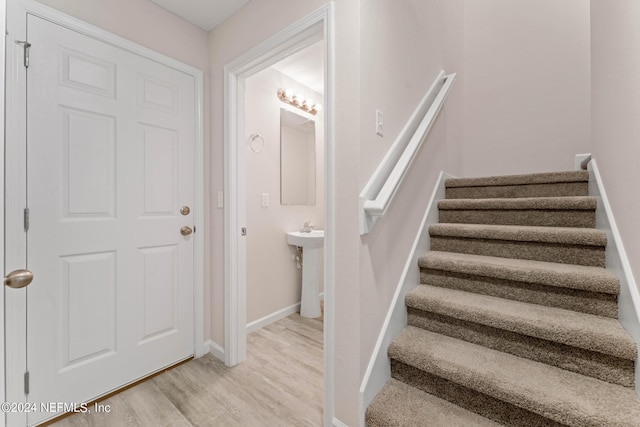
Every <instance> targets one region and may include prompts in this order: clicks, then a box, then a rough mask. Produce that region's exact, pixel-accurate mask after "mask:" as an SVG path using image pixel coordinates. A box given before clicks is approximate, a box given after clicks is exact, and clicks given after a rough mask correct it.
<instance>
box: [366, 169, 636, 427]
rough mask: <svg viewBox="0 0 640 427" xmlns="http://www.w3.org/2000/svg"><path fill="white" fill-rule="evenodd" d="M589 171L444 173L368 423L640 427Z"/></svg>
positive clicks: (632, 352) (627, 345)
mask: <svg viewBox="0 0 640 427" xmlns="http://www.w3.org/2000/svg"><path fill="white" fill-rule="evenodd" d="M588 178H589V175H588V173H587V172H560V173H545V174H533V175H516V176H505V177H489V178H468V179H450V180H448V181H447V182H446V200H442V201H440V202H439V203H438V208H439V215H440V220H439V224H436V225H434V226H432V227H430V229H429V233H430V237H431V250H430V251H429V252H428V253H426V254H425V255H424V256H423V257H422V258H421V259H420V262H419V264H420V279H421V280H420V281H421V284H420V285H419V286H418V287H417V288H415V289H414V290H413V291H411V292H410V293H409V294H408V295H407V297H406V300H405V302H406V305H407V317H408V321H407V323H408V325H407V327H406V328H405V329H404V330H403V331H402V332H401V333H400V335H399V336H397V337H396V338H395V340H394V341H393V342H392V344H391V345H390V346H389V348H388V354H389V357H390V359H391V379H390V380H389V381H388V382H387V384H386V385H385V386H384V388H383V389H382V391H381V392H380V393H379V394H378V395H377V396H376V398H375V399H374V401H373V402H372V403H371V405H370V406H369V407H368V409H367V412H366V421H367V425H368V426H369V427H383V426H434V427H437V426H445V427H449V426H465V427H468V426H499V425H507V426H522V427H524V426H526V427H533V426H545V427H547V426H598V427H600V426H640V399H639V398H638V395H637V394H636V392H635V389H634V359H635V358H636V348H637V347H636V344H635V343H634V342H633V340H632V339H631V338H630V336H629V335H628V334H627V333H626V332H625V331H624V329H623V328H622V326H621V325H620V323H619V322H618V320H617V314H618V309H617V295H618V291H619V284H618V279H617V277H616V276H615V275H614V274H612V273H611V272H609V271H608V270H606V269H605V268H604V267H605V246H606V243H607V242H606V236H605V234H604V233H603V232H601V231H598V230H596V229H595V209H596V200H595V199H594V198H592V197H588V196H587V194H588Z"/></svg>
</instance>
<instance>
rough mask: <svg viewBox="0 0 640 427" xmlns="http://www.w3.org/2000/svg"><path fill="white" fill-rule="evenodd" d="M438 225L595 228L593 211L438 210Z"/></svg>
mask: <svg viewBox="0 0 640 427" xmlns="http://www.w3.org/2000/svg"><path fill="white" fill-rule="evenodd" d="M439 222H440V223H459V224H491V225H527V226H542V227H582V228H595V226H596V214H595V211H588V210H580V211H578V210H575V211H561V210H520V209H519V210H499V209H491V210H479V209H478V210H466V209H451V210H445V209H440V214H439Z"/></svg>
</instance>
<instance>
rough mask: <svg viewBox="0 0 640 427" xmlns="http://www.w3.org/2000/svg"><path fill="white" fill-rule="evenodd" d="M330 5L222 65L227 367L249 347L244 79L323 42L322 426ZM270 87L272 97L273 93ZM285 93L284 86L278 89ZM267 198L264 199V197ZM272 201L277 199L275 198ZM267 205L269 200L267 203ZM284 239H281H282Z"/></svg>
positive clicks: (330, 247) (330, 184)
mask: <svg viewBox="0 0 640 427" xmlns="http://www.w3.org/2000/svg"><path fill="white" fill-rule="evenodd" d="M332 19H333V4H332V3H329V4H328V5H326V6H324V7H322V8H321V9H319V10H317V11H316V12H314V13H312V14H310V15H308V16H307V17H305V18H304V19H302V20H300V21H299V22H297V23H295V24H293V25H292V26H290V27H288V28H286V29H285V30H283V31H281V32H280V33H278V34H276V35H274V36H273V37H271V38H270V39H268V40H266V41H265V42H263V43H261V44H260V45H258V46H256V47H255V48H253V49H251V50H250V51H248V52H246V53H245V54H244V55H242V56H240V57H239V58H237V59H236V60H234V61H232V62H231V63H229V64H227V65H226V66H225V203H224V205H225V263H224V265H225V328H224V329H225V363H226V364H227V365H229V366H233V365H236V364H238V363H241V362H242V361H244V360H245V359H246V348H247V295H248V294H247V267H248V263H247V235H248V234H249V235H250V233H251V230H250V229H248V228H247V144H248V142H249V139H250V137H251V135H247V131H246V126H245V125H246V123H245V117H246V111H247V105H246V104H247V101H246V100H245V97H246V84H247V79H248V78H249V77H251V76H253V75H255V74H257V73H258V72H260V71H263V70H265V69H267V68H268V67H271V66H272V65H274V64H276V63H278V62H279V61H281V60H283V59H284V58H287V57H289V56H291V55H293V54H295V53H297V52H300V51H302V50H303V49H305V48H309V47H310V46H312V45H315V44H317V43H319V42H322V41H323V42H324V49H323V51H324V52H323V63H324V66H323V68H324V70H323V74H324V94H323V96H322V99H321V100H319V102H318V101H316V102H318V103H320V104H322V106H323V114H324V124H323V126H322V127H323V133H324V150H323V161H322V165H323V175H324V176H323V179H322V187H323V188H324V197H323V204H324V215H323V216H324V218H323V220H324V232H325V234H324V251H323V252H324V268H323V273H324V274H323V275H324V286H323V288H324V301H325V304H324V309H325V312H324V346H323V347H324V402H325V403H324V423H325V425H331V422H332V419H333V330H334V326H333V307H334V302H333V295H334V292H333V277H334V262H333V259H334V190H333V189H334V173H333V167H334V162H333V151H334V150H333V144H334V140H333V124H334V120H333V99H334V95H333V87H334V76H333V64H334V59H333V56H334V48H333V43H334V40H333V21H332ZM277 89H278V88H274V94H273V96H274V98H275V97H276V91H277ZM282 89H286V88H282ZM268 197H269V196H267V198H268ZM274 200H275V198H274ZM267 203H268V201H267ZM284 239H285V236H284V235H283V236H282V240H283V241H284Z"/></svg>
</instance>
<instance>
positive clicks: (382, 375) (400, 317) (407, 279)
mask: <svg viewBox="0 0 640 427" xmlns="http://www.w3.org/2000/svg"><path fill="white" fill-rule="evenodd" d="M448 178H452V177H451V176H450V175H447V174H445V173H444V172H440V175H439V176H438V180H437V182H436V185H435V188H434V190H433V193H432V194H431V199H430V200H429V204H428V205H427V209H426V211H425V214H424V217H423V218H422V223H421V225H420V227H419V229H418V232H417V234H416V237H415V240H414V242H413V247H412V248H411V252H410V254H409V257H408V259H407V263H406V264H405V267H404V270H403V272H402V275H401V277H400V281H399V282H398V285H397V287H396V292H395V294H394V296H393V299H392V300H391V303H390V305H389V310H388V311H387V316H386V318H385V320H384V323H383V325H382V328H381V330H380V334H379V335H378V341H377V342H376V346H375V347H374V350H373V353H372V355H371V359H370V360H369V365H368V366H367V370H366V372H365V374H364V378H363V379H362V385H361V386H360V420H361V424H362V426H364V425H365V421H364V413H365V411H366V409H367V406H369V404H370V403H371V401H372V400H373V398H374V397H375V396H376V394H378V392H379V391H380V390H381V389H382V387H383V386H384V385H385V383H386V382H387V380H388V379H389V378H390V377H391V366H390V364H389V358H388V356H387V347H388V346H389V344H390V343H391V341H392V340H393V338H394V337H395V336H396V335H398V334H399V333H400V331H402V329H403V328H404V327H405V326H406V325H407V308H406V306H405V304H404V298H405V296H406V294H407V293H408V292H409V291H410V290H412V289H414V288H415V287H416V286H418V284H419V283H420V271H419V270H418V268H416V267H417V265H418V259H419V258H420V257H421V256H422V255H423V254H424V253H425V252H427V251H428V250H429V249H430V239H429V230H428V228H429V227H428V226H429V225H431V224H437V223H438V200H441V199H444V197H445V185H444V184H445V180H446V179H448Z"/></svg>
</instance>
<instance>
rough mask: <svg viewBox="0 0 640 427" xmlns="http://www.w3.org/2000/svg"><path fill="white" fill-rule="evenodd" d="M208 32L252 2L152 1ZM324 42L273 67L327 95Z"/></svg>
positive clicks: (204, 0) (230, 0) (234, 0)
mask: <svg viewBox="0 0 640 427" xmlns="http://www.w3.org/2000/svg"><path fill="white" fill-rule="evenodd" d="M151 1H152V2H154V3H155V4H157V5H158V6H160V7H162V8H164V9H167V10H168V11H170V12H172V13H174V14H176V15H178V16H179V17H181V18H182V19H184V20H186V21H189V22H191V23H192V24H194V25H197V26H198V27H200V28H202V29H203V30H205V31H211V30H212V29H213V28H215V27H216V26H217V25H219V24H220V23H221V22H223V21H224V20H225V19H227V18H228V17H230V16H231V15H233V14H234V13H236V12H237V11H238V10H240V9H241V8H242V6H244V5H245V4H247V3H249V1H250V0H151ZM323 60H324V42H318V43H316V44H314V45H311V46H309V47H308V48H305V49H303V50H301V51H300V52H297V53H295V54H293V55H291V56H289V57H287V58H285V59H283V60H282V61H280V62H278V63H277V64H275V65H274V66H273V68H275V69H276V70H277V71H279V72H281V73H282V74H285V75H287V76H289V77H291V78H293V79H294V80H296V81H298V82H300V83H302V84H303V85H305V86H307V87H309V88H311V89H312V90H314V91H316V92H318V93H321V94H322V93H324V73H323V72H324V67H323Z"/></svg>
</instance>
